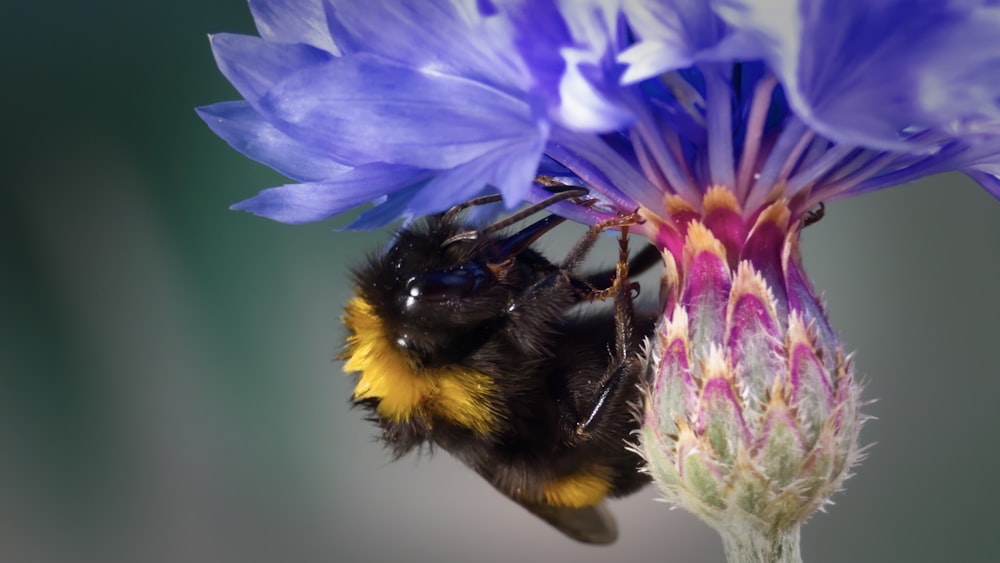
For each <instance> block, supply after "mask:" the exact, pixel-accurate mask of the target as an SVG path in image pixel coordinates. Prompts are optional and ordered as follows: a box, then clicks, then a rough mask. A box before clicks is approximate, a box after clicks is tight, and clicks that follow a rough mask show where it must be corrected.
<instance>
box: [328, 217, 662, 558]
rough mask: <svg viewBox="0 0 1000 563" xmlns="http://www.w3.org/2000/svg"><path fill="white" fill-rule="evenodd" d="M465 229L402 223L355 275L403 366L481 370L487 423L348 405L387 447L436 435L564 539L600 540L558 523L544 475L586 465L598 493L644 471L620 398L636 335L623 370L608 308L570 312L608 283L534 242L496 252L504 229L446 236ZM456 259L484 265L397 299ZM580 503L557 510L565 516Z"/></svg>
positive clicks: (633, 393) (431, 222) (434, 440)
mask: <svg viewBox="0 0 1000 563" xmlns="http://www.w3.org/2000/svg"><path fill="white" fill-rule="evenodd" d="M469 229H470V227H469V226H468V225H465V224H464V223H461V222H458V221H455V220H453V219H451V218H448V217H447V216H436V217H431V218H429V219H427V220H426V221H424V222H423V223H420V224H418V225H415V226H411V227H407V228H405V229H403V230H402V231H400V232H399V233H398V234H397V236H396V240H395V242H394V243H393V245H392V247H391V248H390V249H389V250H388V251H387V252H386V253H385V254H382V255H379V256H373V257H371V258H370V259H369V260H368V262H367V263H366V264H365V265H364V266H363V267H362V268H360V269H358V270H357V271H356V272H355V276H354V278H355V284H356V291H357V295H358V297H360V298H361V299H363V300H364V301H365V302H366V303H368V304H370V306H371V308H372V310H373V311H374V314H375V315H376V316H377V318H378V319H379V322H380V323H381V325H382V326H383V327H384V331H385V337H386V338H387V339H389V340H391V341H392V342H393V343H396V344H394V346H396V349H398V350H399V352H400V353H401V354H403V355H404V356H405V357H406V358H407V359H408V361H409V362H410V364H411V366H412V376H413V377H426V375H425V374H426V373H429V372H432V371H433V370H434V369H436V368H442V367H450V366H460V367H462V368H467V369H469V370H472V371H474V372H477V373H480V374H483V375H485V376H487V377H488V378H489V380H490V381H491V382H492V384H493V385H492V393H491V396H490V398H489V399H488V404H483V405H482V408H483V409H489V410H490V412H492V413H494V416H493V418H492V420H493V422H492V423H491V424H490V427H489V430H488V432H485V433H483V432H476V431H474V430H472V429H470V428H466V427H463V426H461V425H458V424H455V423H453V422H452V421H449V420H448V419H446V418H442V417H436V416H434V415H433V414H430V415H428V414H426V413H423V414H421V415H414V416H412V417H408V418H407V419H405V420H391V419H389V418H386V417H384V416H381V415H380V414H379V412H378V410H377V409H378V404H379V399H377V398H371V397H368V398H364V399H360V400H359V399H355V404H357V405H359V406H361V407H363V408H365V409H366V410H368V412H369V414H370V418H371V419H372V420H373V421H374V422H376V423H377V424H378V425H379V426H380V428H381V430H382V434H381V438H382V440H383V441H384V442H385V443H386V445H387V446H388V447H390V448H391V449H392V451H393V453H394V454H395V455H396V456H397V457H398V456H401V455H403V454H405V453H407V452H409V451H410V450H412V449H414V448H416V447H419V446H422V445H425V444H430V445H437V446H440V447H442V448H444V449H445V450H447V451H448V452H450V453H451V454H452V455H454V456H455V457H456V458H458V459H459V460H461V461H462V462H463V463H464V464H466V465H467V466H469V467H470V468H472V469H473V470H475V471H476V472H477V473H479V474H480V475H482V476H483V477H484V478H485V479H487V480H488V481H489V482H490V483H491V484H493V485H494V486H495V487H496V488H497V489H498V490H500V491H501V492H502V493H504V494H505V495H507V496H508V497H510V498H512V499H514V500H515V501H517V502H519V503H520V504H522V505H524V506H525V507H526V508H528V509H529V510H531V511H532V512H534V513H536V514H537V515H539V516H541V517H542V518H544V519H546V520H547V521H549V522H550V523H552V524H553V525H555V526H557V527H559V528H560V529H562V530H563V531H564V532H566V533H567V534H569V535H571V536H572V537H575V538H576V539H579V540H581V541H593V542H595V543H605V542H606V541H610V540H607V538H604V539H600V538H588V537H587V534H586V533H583V534H581V533H576V532H574V531H573V530H572V529H568V528H572V527H573V523H572V522H570V523H568V524H564V523H563V522H562V521H563V520H565V519H566V518H565V517H564V515H563V512H564V509H563V507H560V506H547V505H550V504H552V503H551V502H550V501H549V500H546V498H545V493H544V491H545V489H546V486H547V485H546V484H547V483H552V482H554V481H559V480H560V479H565V478H571V479H572V477H573V476H574V475H579V474H581V472H583V473H587V472H590V471H592V470H595V471H597V472H598V473H599V474H600V475H602V479H604V480H606V481H607V491H606V495H604V496H610V497H617V496H622V495H626V494H629V493H632V492H634V491H636V490H638V489H639V488H640V487H641V486H642V485H643V484H645V483H646V482H647V481H648V477H647V476H646V475H645V474H643V473H641V472H640V471H639V469H640V467H641V463H642V462H641V459H640V458H639V456H638V455H637V454H635V453H634V452H632V451H630V450H628V449H626V445H627V441H628V439H629V438H630V434H631V432H632V431H633V430H635V429H637V427H638V423H637V421H636V420H635V418H634V416H633V415H632V412H631V410H630V407H629V403H636V402H638V401H639V400H640V398H639V393H638V390H637V387H636V383H637V378H638V371H639V369H638V358H637V344H636V343H634V342H630V343H628V344H629V347H630V349H631V350H635V351H636V353H635V354H632V356H633V357H631V358H628V362H627V365H626V366H625V367H624V368H623V367H622V366H620V365H618V364H619V363H621V362H620V361H617V362H616V359H615V357H614V353H613V350H614V348H615V344H616V337H615V332H616V329H620V328H621V327H620V326H617V325H616V321H615V314H614V312H613V311H611V310H605V311H603V312H598V313H595V314H593V315H581V314H580V313H579V312H578V311H576V310H575V309H574V308H575V306H576V305H577V304H579V303H581V302H583V301H585V300H587V299H588V298H589V297H590V296H592V295H593V294H594V291H595V289H604V288H593V287H591V286H590V285H589V284H588V283H587V282H586V281H584V278H583V277H580V276H578V275H577V274H576V273H575V272H574V271H573V267H572V265H569V266H564V265H562V264H556V263H553V262H551V261H550V260H548V259H547V258H545V257H544V256H542V255H541V254H540V253H538V252H536V251H534V250H532V249H530V248H525V249H523V250H519V251H518V252H517V253H516V254H515V255H513V256H506V255H505V254H504V250H503V244H504V242H505V241H506V240H507V239H506V238H505V237H502V236H497V235H492V234H491V235H488V236H483V237H476V238H473V239H471V240H455V241H454V242H450V243H448V244H444V243H445V241H448V240H449V239H452V238H453V237H455V236H456V235H459V234H460V233H463V232H469ZM591 242H592V241H591ZM454 268H466V269H471V270H474V271H475V272H477V273H487V274H488V275H486V277H485V279H483V280H481V281H478V282H477V283H476V286H475V287H474V288H472V287H469V288H462V289H461V290H459V291H457V292H456V293H457V294H456V295H454V296H451V297H448V298H439V299H435V300H432V301H429V302H426V303H416V304H415V305H414V306H407V297H408V296H409V295H408V290H407V287H408V284H409V283H411V280H413V279H414V278H420V277H421V276H424V275H430V276H441V274H440V272H446V271H451V270H452V269H454ZM428 272H431V274H427V273H428ZM611 277H612V276H611V275H610V274H609V276H608V286H609V287H610V285H611V279H610V278H611ZM591 279H592V277H591ZM625 291H630V289H626V290H625ZM629 299H631V297H630V296H629ZM603 309H609V308H607V307H604V308H603ZM629 322H631V323H633V324H634V325H635V327H634V330H633V327H631V326H630V327H628V329H629V334H630V335H631V334H632V332H634V333H636V334H639V335H642V334H648V333H649V332H650V331H651V330H652V319H650V318H646V319H643V320H636V319H629ZM618 324H620V323H618ZM630 338H632V337H631V336H630ZM348 355H349V352H348ZM616 368H617V370H618V371H619V372H621V373H622V374H623V375H622V376H621V377H622V379H621V381H620V382H619V384H618V385H617V386H616V391H614V392H612V393H611V394H609V395H608V400H607V401H605V402H604V404H603V406H602V407H601V410H600V413H599V418H598V419H596V422H595V423H594V424H593V425H590V426H588V427H587V429H586V431H585V432H584V431H581V430H580V422H581V418H584V419H585V418H587V415H588V414H589V413H590V412H591V410H592V409H593V408H594V405H595V401H596V399H597V395H598V392H599V390H600V388H601V385H602V383H603V382H604V381H605V380H607V379H608V377H609V375H610V374H611V373H612V372H615V370H616ZM595 468H596V469H595ZM578 509H579V507H577V508H566V509H565V514H573V513H575V511H578ZM586 510H588V509H587V508H584V511H586ZM553 513H555V514H556V516H552V514H553ZM570 518H571V519H575V518H577V517H576V516H572V517H570ZM612 526H613V522H612ZM611 533H612V536H611V539H612V540H613V530H612V532H611Z"/></svg>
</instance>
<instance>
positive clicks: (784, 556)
mask: <svg viewBox="0 0 1000 563" xmlns="http://www.w3.org/2000/svg"><path fill="white" fill-rule="evenodd" d="M718 530H719V534H720V535H721V536H722V544H723V547H724V548H725V550H726V561H728V562H729V563H802V553H801V550H800V549H799V526H798V525H797V524H796V525H794V526H792V527H790V528H784V529H781V530H762V529H760V528H757V527H755V526H752V525H742V526H741V525H736V526H735V527H730V528H725V527H720V528H718Z"/></svg>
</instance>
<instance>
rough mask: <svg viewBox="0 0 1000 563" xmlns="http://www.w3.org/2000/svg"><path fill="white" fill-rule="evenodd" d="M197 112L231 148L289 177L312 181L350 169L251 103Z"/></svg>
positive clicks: (221, 104)
mask: <svg viewBox="0 0 1000 563" xmlns="http://www.w3.org/2000/svg"><path fill="white" fill-rule="evenodd" d="M197 112H198V116H199V117H201V118H202V119H203V120H205V123H207V124H208V126H209V127H211V128H212V131H214V132H215V134H216V135H218V136H220V137H222V138H223V139H224V140H225V141H226V142H227V143H229V145H230V146H231V147H233V148H234V149H236V150H238V151H239V152H241V153H243V154H244V155H246V156H248V157H250V158H252V159H253V160H256V161H257V162H260V163H263V164H266V165H268V166H270V167H271V168H274V169H275V170H277V171H278V172H281V173H282V174H284V175H285V176H288V177H289V178H293V179H295V180H299V181H302V182H312V181H317V180H322V179H324V178H331V177H333V176H337V175H339V174H342V173H343V172H345V171H347V170H349V169H350V167H349V166H347V165H345V164H341V163H339V162H336V161H334V160H332V159H331V158H330V155H329V154H327V153H326V152H324V151H322V150H319V149H317V148H316V147H314V146H313V145H308V144H304V143H300V142H299V141H298V140H296V139H293V138H292V137H289V136H288V135H286V134H284V133H282V132H281V131H278V130H277V129H275V128H274V126H273V125H271V124H270V123H268V122H266V121H264V120H263V119H262V118H261V116H260V115H259V114H258V113H257V112H256V111H254V109H253V108H252V107H250V104H248V103H247V102H221V103H218V104H213V105H210V106H205V107H201V108H198V109H197Z"/></svg>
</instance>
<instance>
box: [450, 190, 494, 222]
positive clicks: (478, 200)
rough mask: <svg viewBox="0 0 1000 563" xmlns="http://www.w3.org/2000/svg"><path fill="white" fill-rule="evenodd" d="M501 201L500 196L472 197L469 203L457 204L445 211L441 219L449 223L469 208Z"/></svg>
mask: <svg viewBox="0 0 1000 563" xmlns="http://www.w3.org/2000/svg"><path fill="white" fill-rule="evenodd" d="M501 199H502V197H501V196H500V194H490V195H481V196H479V197H474V198H472V199H470V200H469V201H465V202H462V203H459V204H458V205H454V206H452V208H451V209H449V210H448V211H446V212H445V214H444V215H443V216H442V217H441V218H442V219H443V220H444V221H451V220H452V219H454V218H455V215H458V214H459V213H461V212H462V211H464V210H466V209H468V208H470V207H475V206H477V205H488V204H490V203H497V202H498V201H500V200H501Z"/></svg>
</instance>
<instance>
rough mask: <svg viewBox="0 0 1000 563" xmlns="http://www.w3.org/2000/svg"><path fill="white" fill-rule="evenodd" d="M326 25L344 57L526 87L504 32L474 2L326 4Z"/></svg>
mask: <svg viewBox="0 0 1000 563" xmlns="http://www.w3.org/2000/svg"><path fill="white" fill-rule="evenodd" d="M326 5H327V17H328V25H329V27H330V29H331V30H332V31H333V33H334V35H335V37H336V41H337V44H338V45H340V46H341V48H342V50H343V51H344V52H345V53H372V54H376V55H380V56H382V57H384V58H386V59H390V60H393V61H395V62H398V63H401V64H402V65H403V66H409V67H412V68H422V67H433V68H434V69H436V70H439V71H442V72H444V73H446V74H456V75H461V76H464V77H466V78H470V79H473V80H477V81H480V82H486V83H489V84H493V85H496V86H502V85H508V86H512V87H517V89H518V90H523V89H526V88H527V87H528V85H529V81H528V77H527V75H526V74H525V72H524V69H523V68H521V66H520V65H519V63H518V62H517V61H516V60H515V59H513V58H512V57H511V51H512V49H511V48H510V47H509V44H510V38H509V32H508V30H506V29H504V28H503V27H500V26H494V25H490V22H487V21H485V20H484V19H483V18H482V17H481V15H480V14H479V13H478V11H477V9H476V6H475V3H474V2H455V1H452V0H423V1H421V2H400V1H399V0H370V1H368V2H358V1H357V0H326Z"/></svg>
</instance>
